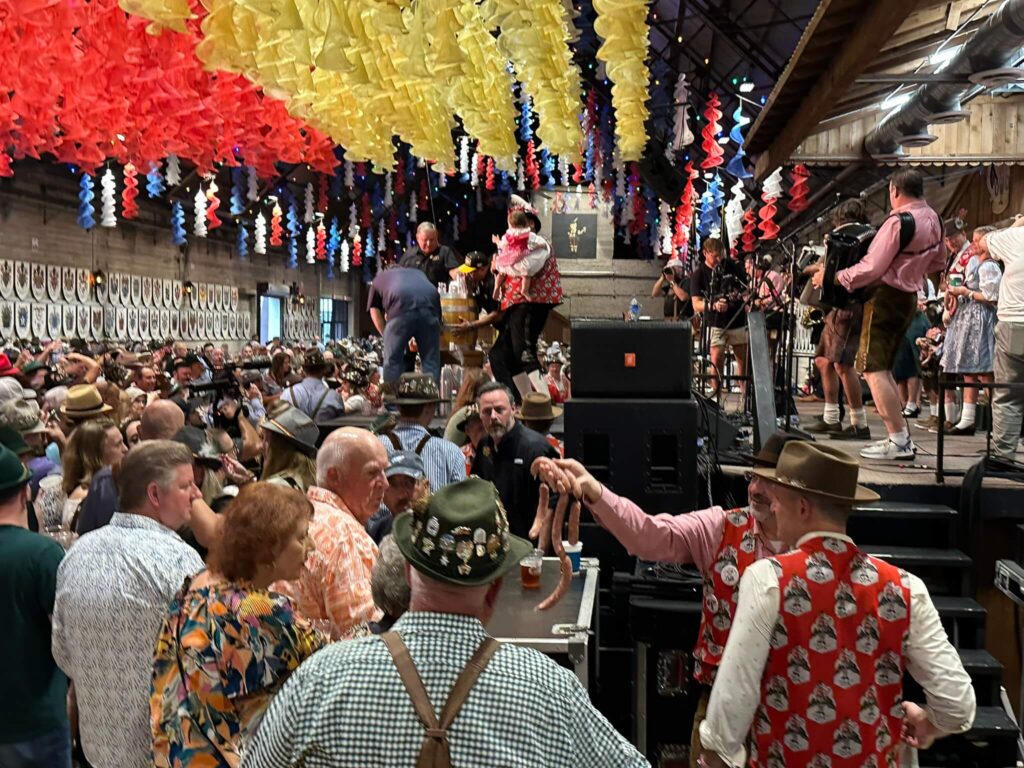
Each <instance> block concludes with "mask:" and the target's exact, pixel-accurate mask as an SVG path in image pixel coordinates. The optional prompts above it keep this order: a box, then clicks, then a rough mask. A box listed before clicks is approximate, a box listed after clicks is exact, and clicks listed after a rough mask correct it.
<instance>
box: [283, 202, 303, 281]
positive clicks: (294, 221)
mask: <svg viewBox="0 0 1024 768" xmlns="http://www.w3.org/2000/svg"><path fill="white" fill-rule="evenodd" d="M285 219H287V226H288V234H289V238H288V269H298V267H299V229H300V227H299V211H298V209H297V208H296V207H295V201H294V199H293V200H292V202H291V203H290V204H289V205H288V213H287V214H286V215H285Z"/></svg>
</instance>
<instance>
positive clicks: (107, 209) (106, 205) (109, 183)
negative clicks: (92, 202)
mask: <svg viewBox="0 0 1024 768" xmlns="http://www.w3.org/2000/svg"><path fill="white" fill-rule="evenodd" d="M100 186H101V187H102V188H103V191H102V192H101V193H100V226H101V227H116V226H117V216H116V215H115V214H114V193H115V192H116V185H115V182H114V172H113V171H112V170H110V169H109V168H107V170H106V171H104V172H103V178H102V179H100Z"/></svg>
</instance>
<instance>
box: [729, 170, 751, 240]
mask: <svg viewBox="0 0 1024 768" xmlns="http://www.w3.org/2000/svg"><path fill="white" fill-rule="evenodd" d="M729 191H730V192H732V197H731V198H730V199H729V202H728V203H727V204H726V206H725V230H726V233H727V234H728V236H729V245H730V246H731V245H732V244H733V243H734V242H736V239H737V238H738V237H739V236H740V235H742V234H743V201H744V200H745V199H746V197H747V194H746V190H745V189H744V188H743V182H742V181H737V182H736V183H735V184H734V185H733V186H732V188H731V189H730V190H729Z"/></svg>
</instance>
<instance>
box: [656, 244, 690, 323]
mask: <svg viewBox="0 0 1024 768" xmlns="http://www.w3.org/2000/svg"><path fill="white" fill-rule="evenodd" d="M688 282H689V281H688V280H687V279H686V276H685V274H684V268H683V262H682V261H681V260H679V259H677V258H675V257H672V258H671V259H669V260H668V261H667V262H666V263H665V266H664V267H663V268H662V270H661V274H660V275H658V279H657V280H655V282H654V287H653V288H652V289H651V298H652V299H656V298H658V294H661V295H662V296H663V297H664V301H665V308H664V311H663V313H664V316H665V319H666V320H678V319H680V318H687V317H692V316H693V307H692V306H691V304H692V302H691V301H690V293H689V291H687V286H688Z"/></svg>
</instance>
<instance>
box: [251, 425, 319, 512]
mask: <svg viewBox="0 0 1024 768" xmlns="http://www.w3.org/2000/svg"><path fill="white" fill-rule="evenodd" d="M319 437H320V429H319V428H318V427H317V426H316V424H314V423H313V421H312V419H310V418H309V417H308V416H307V415H306V414H305V413H303V412H302V411H300V410H299V409H298V408H295V407H289V408H287V409H285V410H284V411H281V412H279V413H277V415H276V416H268V418H267V420H266V421H264V422H263V441H264V451H263V471H262V473H261V474H260V480H263V481H266V482H269V483H276V484H278V485H287V486H290V487H292V488H295V489H296V490H299V491H302V492H303V493H305V492H306V491H307V490H308V489H309V487H310V486H313V485H316V444H317V441H318V439H319Z"/></svg>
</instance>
